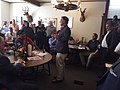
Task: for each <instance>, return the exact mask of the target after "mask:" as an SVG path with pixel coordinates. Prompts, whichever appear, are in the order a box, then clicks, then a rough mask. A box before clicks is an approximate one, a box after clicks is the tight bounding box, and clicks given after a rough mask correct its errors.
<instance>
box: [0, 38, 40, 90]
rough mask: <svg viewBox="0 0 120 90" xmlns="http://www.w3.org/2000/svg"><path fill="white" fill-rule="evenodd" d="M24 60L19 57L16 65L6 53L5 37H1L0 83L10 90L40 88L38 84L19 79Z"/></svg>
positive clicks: (36, 89)
mask: <svg viewBox="0 0 120 90" xmlns="http://www.w3.org/2000/svg"><path fill="white" fill-rule="evenodd" d="M22 62H23V60H21V59H19V60H17V61H16V62H15V65H13V64H11V63H10V60H9V59H8V58H7V57H6V56H5V55H4V39H3V37H0V83H1V84H3V85H5V86H6V87H7V89H9V90H39V89H38V87H37V86H36V85H33V84H28V83H24V82H23V81H21V80H20V79H19V74H20V70H21V68H22V64H21V63H22Z"/></svg>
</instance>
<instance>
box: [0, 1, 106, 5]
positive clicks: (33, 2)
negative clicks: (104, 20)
mask: <svg viewBox="0 0 120 90" xmlns="http://www.w3.org/2000/svg"><path fill="white" fill-rule="evenodd" d="M2 1H6V2H9V3H15V2H16V3H19V2H25V1H26V2H29V3H32V4H34V5H37V6H40V3H50V2H51V0H2ZM57 1H62V0H57ZM70 1H72V2H77V1H78V0H70ZM81 1H82V2H103V1H106V0H81Z"/></svg>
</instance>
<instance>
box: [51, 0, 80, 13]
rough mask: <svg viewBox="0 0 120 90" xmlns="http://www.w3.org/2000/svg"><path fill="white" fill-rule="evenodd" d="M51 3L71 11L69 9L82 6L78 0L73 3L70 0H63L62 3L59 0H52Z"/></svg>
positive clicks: (58, 7)
mask: <svg viewBox="0 0 120 90" xmlns="http://www.w3.org/2000/svg"><path fill="white" fill-rule="evenodd" d="M51 3H52V4H53V5H54V7H55V8H56V9H59V10H64V11H69V10H77V9H78V8H80V3H81V1H80V0H78V2H77V4H72V2H71V1H70V0H63V1H62V2H60V3H58V2H57V0H51Z"/></svg>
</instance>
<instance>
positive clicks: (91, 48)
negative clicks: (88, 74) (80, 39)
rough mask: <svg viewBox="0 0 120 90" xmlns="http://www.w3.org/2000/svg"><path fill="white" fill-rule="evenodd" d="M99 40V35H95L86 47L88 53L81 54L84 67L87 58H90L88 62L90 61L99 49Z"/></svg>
mask: <svg viewBox="0 0 120 90" xmlns="http://www.w3.org/2000/svg"><path fill="white" fill-rule="evenodd" d="M97 38H98V35H97V34H96V33H93V36H92V39H91V40H89V42H88V43H87V45H86V50H87V51H83V52H80V54H79V55H80V60H81V63H82V66H85V65H86V60H85V57H88V61H89V59H90V58H89V56H90V55H91V54H92V53H94V52H95V51H96V50H97V49H98V45H99V41H98V40H97ZM86 66H87V65H86Z"/></svg>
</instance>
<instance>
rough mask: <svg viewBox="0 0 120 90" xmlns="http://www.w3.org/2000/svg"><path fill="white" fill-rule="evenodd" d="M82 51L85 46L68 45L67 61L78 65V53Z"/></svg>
mask: <svg viewBox="0 0 120 90" xmlns="http://www.w3.org/2000/svg"><path fill="white" fill-rule="evenodd" d="M82 51H85V45H76V44H74V45H69V54H68V58H69V60H71V61H72V62H73V63H78V61H80V60H79V59H80V58H79V53H80V52H82Z"/></svg>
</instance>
